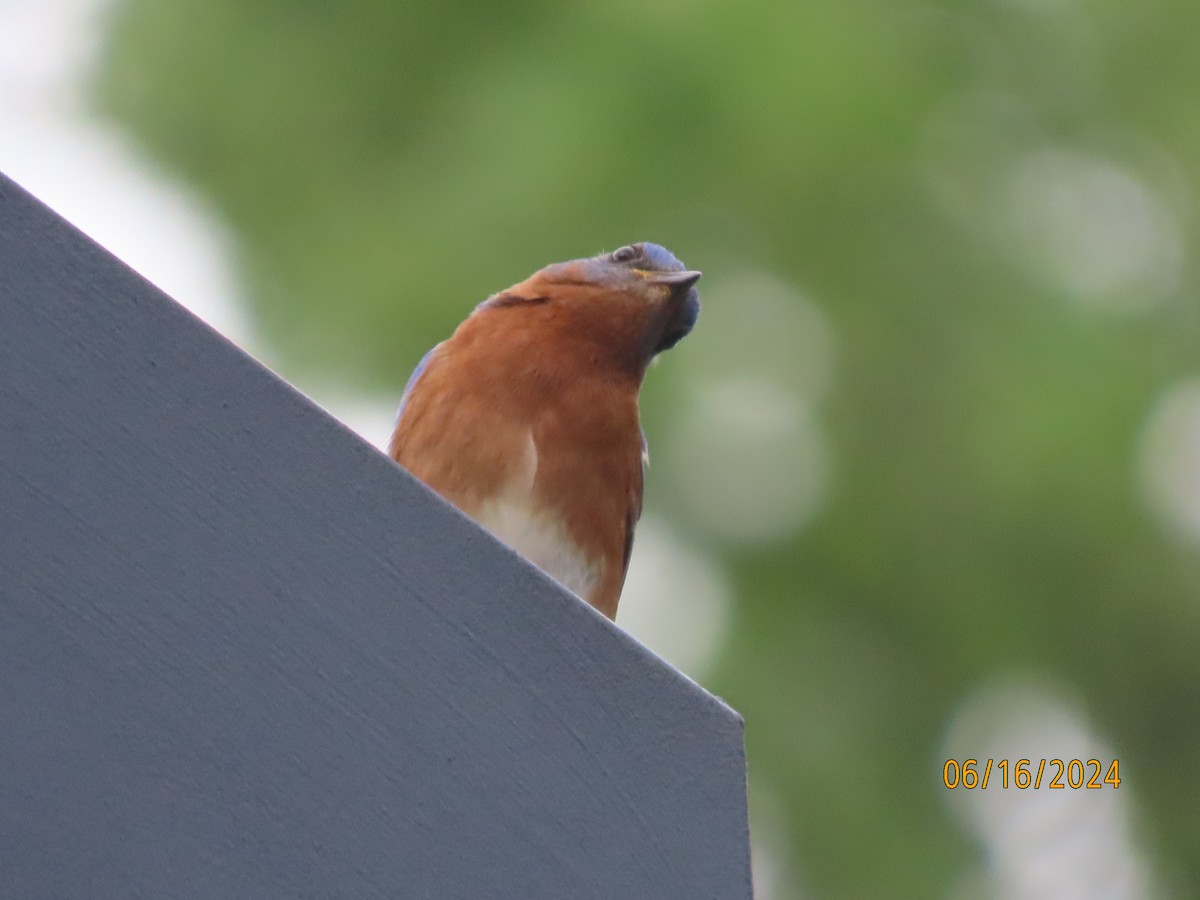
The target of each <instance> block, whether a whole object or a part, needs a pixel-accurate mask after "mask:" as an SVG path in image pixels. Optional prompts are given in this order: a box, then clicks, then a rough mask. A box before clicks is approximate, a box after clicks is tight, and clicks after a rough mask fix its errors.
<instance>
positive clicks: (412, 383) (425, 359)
mask: <svg viewBox="0 0 1200 900" xmlns="http://www.w3.org/2000/svg"><path fill="white" fill-rule="evenodd" d="M440 346H442V345H441V344H438V345H437V347H434V348H433V349H432V350H430V351H429V352H428V353H426V354H425V355H424V356H422V357H421V361H420V362H419V363H417V367H416V368H415V369H413V373H412V374H411V375H409V376H408V384H406V385H405V386H404V393H403V394H401V395H400V406H398V407H397V408H396V421H397V422H399V421H400V416H401V415H403V413H404V404H406V403H408V398H409V397H410V396H411V395H412V391H413V388H414V387H416V386H417V382H418V381H420V380H421V375H423V374H424V372H425V367H426V366H427V365H429V358H430V357H431V356H433V354H434V353H436V352H437V349H438V347H440Z"/></svg>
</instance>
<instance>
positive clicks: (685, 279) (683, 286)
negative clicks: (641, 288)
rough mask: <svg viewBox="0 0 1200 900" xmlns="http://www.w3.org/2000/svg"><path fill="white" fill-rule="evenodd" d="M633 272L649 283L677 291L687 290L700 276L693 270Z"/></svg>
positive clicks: (637, 270) (639, 270)
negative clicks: (662, 285)
mask: <svg viewBox="0 0 1200 900" xmlns="http://www.w3.org/2000/svg"><path fill="white" fill-rule="evenodd" d="M635 271H636V272H637V273H638V275H640V276H641V277H642V278H644V279H646V280H647V281H649V282H653V283H654V284H667V285H670V286H671V287H673V288H676V289H677V290H687V289H688V288H690V287H691V286H692V285H693V284H695V283H696V282H697V281H699V280H700V274H701V273H699V272H696V271H694V270H693V271H688V272H651V271H649V270H647V269H635Z"/></svg>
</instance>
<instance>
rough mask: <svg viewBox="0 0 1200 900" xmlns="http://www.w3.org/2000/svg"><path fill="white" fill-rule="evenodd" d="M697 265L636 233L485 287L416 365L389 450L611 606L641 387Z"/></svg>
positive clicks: (674, 337) (680, 315)
mask: <svg viewBox="0 0 1200 900" xmlns="http://www.w3.org/2000/svg"><path fill="white" fill-rule="evenodd" d="M699 278H700V273H699V272H694V271H688V270H687V269H686V268H684V265H683V263H681V262H680V261H679V260H678V259H676V258H675V257H674V256H673V255H672V254H671V253H670V252H669V251H668V250H666V249H665V248H663V247H660V246H659V245H658V244H631V245H629V246H627V247H621V248H620V249H619V250H615V251H613V252H612V253H609V254H605V255H603V256H595V257H592V258H590V259H575V260H571V261H570V262H564V263H556V264H554V265H551V266H547V267H546V268H544V269H542V270H541V271H539V272H536V273H534V274H533V275H532V276H531V277H529V278H527V279H526V280H525V281H522V282H521V283H520V284H517V285H514V286H513V287H510V288H509V289H508V290H506V291H502V292H501V293H499V294H495V295H493V296H492V297H489V298H488V299H487V300H485V301H484V302H483V303H481V304H479V306H477V307H475V311H474V312H473V313H472V314H471V315H470V316H469V317H468V318H467V319H466V321H464V322H463V323H462V324H461V325H459V326H458V328H457V330H455V332H454V334H453V335H452V336H451V337H450V338H449V339H447V340H445V341H443V342H442V343H440V344H438V345H437V346H436V347H434V348H433V349H432V350H430V351H429V352H428V353H427V354H425V357H424V358H423V359H422V360H421V362H420V363H419V364H418V365H417V368H416V371H414V372H413V374H412V377H411V378H410V379H409V381H408V386H407V387H406V388H405V389H404V396H403V398H402V399H401V401H400V409H399V412H398V413H397V419H396V430H395V432H394V433H393V435H392V440H391V443H390V445H389V447H388V452H389V454H390V455H391V456H392V458H393V459H395V460H396V462H398V463H400V465H402V466H404V467H405V468H406V469H408V470H409V471H410V472H412V474H413V475H415V476H416V477H417V478H420V479H421V480H422V481H424V482H425V483H426V484H427V485H429V486H430V487H431V488H433V489H434V490H435V491H437V492H438V493H439V494H441V495H442V496H443V497H445V498H446V499H447V500H449V501H450V502H451V503H453V504H454V505H455V506H457V507H458V508H459V509H461V510H462V511H463V512H464V513H466V514H467V515H469V516H471V517H472V518H473V519H475V520H476V521H477V522H479V524H481V525H482V526H483V527H484V528H486V529H487V530H488V531H490V532H491V533H492V534H494V535H495V536H496V537H497V538H499V539H500V540H501V541H503V542H504V543H506V544H508V545H509V546H510V547H512V549H513V550H515V551H516V552H518V553H520V554H521V555H522V556H524V557H525V558H526V559H528V560H529V561H530V562H532V563H534V564H535V565H537V566H538V567H540V568H541V569H543V570H544V571H545V572H546V573H547V574H549V575H550V576H551V577H553V578H555V579H556V580H557V581H559V582H560V583H562V584H563V585H564V586H566V587H567V588H569V589H570V590H572V591H573V592H575V593H576V594H577V595H578V596H580V597H582V598H583V599H584V600H586V601H587V602H588V603H590V604H591V605H592V606H594V607H596V609H598V610H600V612H602V613H604V615H606V616H608V617H609V618H610V619H611V618H613V617H615V616H616V613H617V601H618V599H619V598H620V595H621V587H622V585H623V584H624V582H625V571H626V569H627V568H628V566H629V554H630V551H631V550H632V549H633V529H634V526H635V525H636V524H637V520H638V517H639V516H640V515H641V511H642V476H643V466H644V465H645V463H646V461H647V458H648V457H647V454H646V441H645V436H644V434H643V433H642V430H641V426H640V425H639V423H638V389H639V388H640V387H641V383H642V378H643V376H644V375H645V373H646V366H647V365H648V364H649V363H650V360H651V359H652V358H653V357H654V355H655V354H657V353H659V352H661V351H663V350H666V349H668V348H670V347H673V346H674V345H675V343H676V342H677V341H679V340H680V339H681V338H682V337H684V336H685V335H686V334H687V333H688V332H689V331H691V330H692V326H693V325H694V324H695V323H696V317H697V316H698V315H699V313H700V297H699V294H698V293H697V292H696V288H695V287H694V285H695V283H696V281H697V279H699Z"/></svg>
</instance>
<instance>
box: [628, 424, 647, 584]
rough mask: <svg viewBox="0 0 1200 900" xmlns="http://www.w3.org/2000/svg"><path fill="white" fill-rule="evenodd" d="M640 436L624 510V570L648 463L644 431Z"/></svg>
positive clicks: (640, 505)
mask: <svg viewBox="0 0 1200 900" xmlns="http://www.w3.org/2000/svg"><path fill="white" fill-rule="evenodd" d="M640 434H641V437H642V460H641V462H642V464H641V465H640V466H638V469H637V473H636V474H635V475H634V478H633V482H632V484H630V486H629V508H628V509H627V510H626V512H625V567H624V568H625V571H626V572H628V571H629V558H630V557H631V556H632V555H633V532H634V529H636V528H637V523H638V519H640V518H641V517H642V490H643V485H644V483H645V478H646V468H647V467H648V466H649V465H650V447H649V445H647V443H646V432H645V431H641V432H640Z"/></svg>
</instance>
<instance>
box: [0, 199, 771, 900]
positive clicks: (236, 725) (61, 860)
mask: <svg viewBox="0 0 1200 900" xmlns="http://www.w3.org/2000/svg"><path fill="white" fill-rule="evenodd" d="M748 869H749V862H748V846H747V826H746V808H745V762H744V758H743V750H742V726H741V721H740V719H739V718H738V717H737V715H736V714H735V713H734V712H732V711H731V710H730V709H729V708H727V707H726V706H724V705H723V704H722V703H721V702H720V701H718V700H716V699H715V698H713V697H712V696H710V695H708V694H706V693H705V692H704V691H702V690H700V689H699V688H697V687H696V686H695V685H693V684H692V683H691V682H689V681H687V680H686V679H685V678H683V677H682V676H680V675H679V674H678V673H676V672H675V671H674V670H672V669H670V668H669V667H668V666H666V665H665V664H663V663H662V662H660V661H659V660H658V659H656V658H655V657H653V656H652V655H651V654H649V653H647V652H646V651H645V650H644V649H643V648H641V647H640V646H639V645H638V644H637V643H636V642H635V641H633V640H632V639H630V638H629V637H627V636H626V635H624V634H623V633H622V632H620V631H619V630H618V629H616V628H614V627H613V626H611V625H610V623H608V622H607V621H606V620H604V619H603V618H602V617H601V616H599V615H598V614H596V613H594V612H593V611H592V610H591V609H589V608H588V607H586V606H585V605H584V604H583V603H581V602H580V601H578V600H576V599H575V598H573V597H571V596H569V595H568V594H566V593H564V592H563V591H562V590H561V589H560V588H558V587H557V586H556V585H554V584H553V583H552V582H550V581H549V580H548V579H547V578H545V576H543V575H542V574H541V573H539V572H537V571H536V570H534V569H532V568H531V567H529V566H528V565H526V564H525V563H524V562H522V561H520V560H518V559H517V558H516V557H514V556H512V555H511V554H510V553H509V552H508V551H507V550H505V549H504V548H502V547H501V546H500V545H499V544H497V543H495V542H494V541H493V540H492V539H491V538H489V537H488V536H487V535H485V534H484V533H482V532H481V531H479V530H478V529H477V528H475V526H474V525H472V524H471V523H469V522H468V521H467V520H465V519H464V518H462V517H461V516H459V515H458V514H457V513H456V512H454V511H453V510H451V509H450V508H449V507H447V506H446V505H445V504H443V503H442V502H441V501H440V500H439V499H437V498H435V497H434V496H433V495H431V494H430V493H429V492H428V491H426V490H425V488H424V487H423V486H421V485H420V484H418V483H416V482H415V481H413V480H412V479H411V478H410V477H408V476H407V474H406V473H403V472H402V471H400V470H399V469H398V468H397V467H395V466H394V465H393V464H392V463H391V462H390V461H389V460H387V459H386V458H385V457H384V456H382V455H381V454H379V453H378V452H376V451H375V450H374V449H372V448H371V447H369V446H368V445H366V444H365V443H363V442H362V441H360V440H359V439H358V438H356V437H355V436H354V435H352V434H351V433H349V432H348V431H346V430H345V429H344V428H343V427H342V426H340V425H339V424H338V423H337V422H335V421H334V420H332V419H331V418H329V417H328V416H327V415H325V414H324V413H323V412H321V411H320V410H319V409H317V408H316V407H315V406H313V405H312V404H311V403H310V402H308V401H307V400H306V399H304V398H303V397H302V396H300V395H299V394H297V393H296V392H295V391H294V390H293V389H291V388H290V387H288V386H287V385H286V384H284V383H283V382H281V381H280V380H278V379H277V378H276V377H275V376H273V375H272V374H270V373H269V372H267V371H266V370H264V369H263V368H261V367H260V366H259V365H258V364H257V363H255V362H254V361H253V360H251V359H250V358H248V357H247V356H245V355H244V354H243V353H242V352H241V351H239V350H237V349H236V348H234V347H233V346H231V345H230V344H228V343H227V342H226V341H224V340H223V339H222V338H220V337H218V336H216V335H215V334H214V333H212V332H211V331H210V330H209V329H208V328H207V327H205V326H204V325H202V324H201V323H199V322H197V321H196V320H195V319H194V318H192V316H191V315H190V314H189V313H187V312H186V311H184V310H183V309H182V308H180V307H178V306H177V305H176V304H175V303H173V302H172V301H170V300H169V299H168V298H166V297H165V296H164V295H162V294H161V293H160V292H159V291H158V290H156V289H155V288H154V287H152V286H151V285H149V284H148V283H146V282H145V281H144V280H142V279H141V278H139V277H138V276H137V275H135V274H134V273H132V272H131V271H130V270H128V269H127V268H126V267H124V266H123V265H122V264H121V263H119V262H118V261H116V260H114V259H113V258H112V257H110V256H109V255H108V254H107V253H106V252H104V251H103V250H101V249H100V248H98V247H97V246H95V245H94V244H93V243H91V242H90V241H89V240H88V239H87V238H85V237H84V236H82V235H81V234H79V233H78V232H77V231H75V230H74V229H73V228H71V227H70V226H69V225H67V224H66V223H64V222H63V221H61V220H60V219H58V218H57V217H56V216H54V214H53V213H51V212H49V211H48V210H47V209H45V208H44V207H43V206H41V205H40V204H39V203H38V202H37V201H35V200H33V199H32V198H31V197H29V196H28V195H27V194H25V193H24V192H23V191H22V190H21V189H20V188H18V187H16V186H15V185H13V184H12V183H11V182H9V181H7V180H4V179H3V178H2V177H0V896H2V897H4V898H23V897H31V898H32V897H37V898H43V897H45V898H84V897H86V898H122V900H124V898H130V897H151V898H173V900H183V898H192V897H205V898H210V897H216V898H224V897H239V898H240V897H254V898H267V897H355V898H358V897H404V898H407V897H412V898H487V897H512V898H523V900H524V898H542V897H545V898H555V900H562V898H574V897H581V898H582V897H586V898H668V897H686V898H691V897H705V898H710V897H711V898H722V900H727V898H747V897H749V896H750V894H751V890H750V884H749V871H748Z"/></svg>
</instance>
